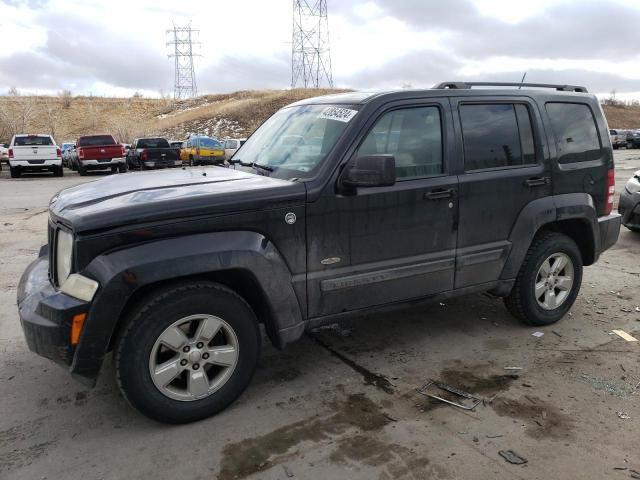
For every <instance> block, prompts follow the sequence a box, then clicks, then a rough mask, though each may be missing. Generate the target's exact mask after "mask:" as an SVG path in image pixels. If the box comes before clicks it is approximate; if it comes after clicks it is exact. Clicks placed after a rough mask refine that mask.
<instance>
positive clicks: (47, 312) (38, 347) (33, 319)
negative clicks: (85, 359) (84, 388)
mask: <svg viewBox="0 0 640 480" xmlns="http://www.w3.org/2000/svg"><path fill="white" fill-rule="evenodd" d="M43 251H45V249H42V250H41V252H43ZM48 267H49V258H48V256H47V255H46V254H43V255H41V256H40V257H39V258H38V259H37V260H35V261H34V262H33V263H31V265H29V267H28V268H27V269H26V270H25V272H24V273H23V274H22V278H21V279H20V283H19V285H18V313H19V315H20V323H21V325H22V330H23V331H24V336H25V339H26V340H27V345H28V346H29V349H30V350H31V351H33V352H35V353H37V354H38V355H41V356H43V357H45V358H48V359H50V360H53V361H54V362H56V363H58V364H60V365H64V366H66V367H67V368H68V369H69V371H70V372H71V373H72V375H73V376H74V377H75V378H77V379H78V380H80V381H83V382H84V383H87V384H92V383H94V381H95V378H87V377H86V376H85V375H82V374H78V372H83V365H81V364H79V362H78V361H77V359H76V361H74V353H75V347H74V346H73V345H71V338H70V332H71V321H72V318H73V316H74V315H77V314H79V313H86V312H88V310H89V306H90V304H89V303H87V302H83V301H82V300H78V299H76V298H73V297H70V296H68V295H65V294H64V293H60V292H58V291H57V290H56V289H55V288H54V287H53V286H52V285H51V283H50V282H49V276H48Z"/></svg>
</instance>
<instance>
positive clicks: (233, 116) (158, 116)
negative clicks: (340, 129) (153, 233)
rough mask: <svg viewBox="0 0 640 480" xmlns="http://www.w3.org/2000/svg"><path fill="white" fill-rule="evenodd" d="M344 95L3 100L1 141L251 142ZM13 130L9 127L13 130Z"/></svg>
mask: <svg viewBox="0 0 640 480" xmlns="http://www.w3.org/2000/svg"><path fill="white" fill-rule="evenodd" d="M342 91H344V90H329V89H319V90H316V89H296V90H257V91H239V92H234V93H229V94H223V95H205V96H201V97H198V98H193V99H189V100H181V101H176V102H173V101H170V100H167V99H150V98H103V97H72V96H71V95H69V94H61V95H60V96H57V97H45V96H32V97H26V96H0V141H8V140H9V137H10V135H11V133H12V130H16V129H17V130H22V131H25V132H37V133H52V132H53V134H54V137H55V138H56V140H57V141H58V142H63V141H66V140H73V139H75V138H77V137H78V136H80V135H87V134H92V133H112V134H113V135H114V136H115V137H116V138H117V139H118V140H120V141H123V142H129V141H131V140H132V139H133V138H134V137H136V136H141V135H157V134H162V135H166V136H168V137H172V138H178V139H181V138H184V137H185V136H186V135H187V134H189V133H204V134H208V135H212V136H216V137H219V138H223V137H227V136H234V137H242V136H247V135H249V134H250V133H251V132H253V131H254V130H255V129H256V128H257V127H258V126H259V125H260V124H261V123H262V122H263V121H264V120H265V119H266V118H268V117H269V116H270V115H272V114H273V113H274V112H275V111H276V110H278V109H280V108H282V107H283V106H285V105H288V104H289V103H293V102H296V101H298V100H302V99H305V98H309V97H313V96H318V95H326V94H331V93H339V92H342ZM604 111H605V115H606V116H607V120H608V122H609V126H610V127H611V128H640V106H617V105H616V106H612V105H606V106H604ZM9 124H10V125H9Z"/></svg>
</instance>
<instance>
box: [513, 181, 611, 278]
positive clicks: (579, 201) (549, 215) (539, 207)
mask: <svg viewBox="0 0 640 480" xmlns="http://www.w3.org/2000/svg"><path fill="white" fill-rule="evenodd" d="M565 220H581V221H584V222H587V223H588V224H589V226H590V229H589V230H590V231H591V235H592V240H593V246H594V248H595V250H594V251H595V252H598V251H599V244H600V235H599V234H598V231H599V227H598V214H597V212H596V209H595V205H594V203H593V198H592V197H591V195H589V194H587V193H568V194H562V195H553V196H549V197H544V198H539V199H537V200H534V201H532V202H529V203H528V204H527V205H526V206H525V207H524V208H523V209H522V211H521V212H520V215H519V216H518V219H517V220H516V222H515V224H514V226H513V228H512V229H511V234H510V235H509V242H510V243H511V245H512V247H511V251H510V252H509V256H508V257H507V261H506V262H505V265H504V268H503V269H502V274H501V275H500V280H512V279H514V278H515V277H516V276H517V275H518V271H519V270H520V266H521V265H522V262H523V261H524V258H525V256H526V254H527V251H528V250H529V246H530V245H531V242H532V241H533V237H534V236H535V235H536V233H537V232H538V230H540V228H542V227H544V226H545V225H548V224H551V223H555V222H562V221H565Z"/></svg>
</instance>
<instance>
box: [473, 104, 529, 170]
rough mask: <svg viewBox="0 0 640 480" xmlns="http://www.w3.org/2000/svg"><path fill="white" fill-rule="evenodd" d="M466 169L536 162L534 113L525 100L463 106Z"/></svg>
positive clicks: (512, 165) (483, 168)
mask: <svg viewBox="0 0 640 480" xmlns="http://www.w3.org/2000/svg"><path fill="white" fill-rule="evenodd" d="M460 121H461V123H462V135H463V138H464V168H465V170H466V171H473V170H486V169H491V168H505V167H514V166H519V165H530V164H533V163H536V152H535V142H534V138H533V129H532V127H531V115H530V114H529V109H528V107H527V106H526V105H524V104H510V103H496V104H482V105H481V104H473V105H461V106H460Z"/></svg>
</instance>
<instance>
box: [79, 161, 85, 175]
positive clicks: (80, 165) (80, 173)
mask: <svg viewBox="0 0 640 480" xmlns="http://www.w3.org/2000/svg"><path fill="white" fill-rule="evenodd" d="M78 174H79V175H80V176H81V177H85V176H86V175H87V169H86V168H84V167H83V166H82V164H81V163H80V162H78Z"/></svg>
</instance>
